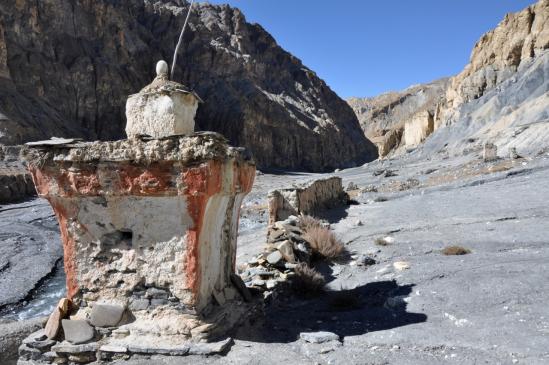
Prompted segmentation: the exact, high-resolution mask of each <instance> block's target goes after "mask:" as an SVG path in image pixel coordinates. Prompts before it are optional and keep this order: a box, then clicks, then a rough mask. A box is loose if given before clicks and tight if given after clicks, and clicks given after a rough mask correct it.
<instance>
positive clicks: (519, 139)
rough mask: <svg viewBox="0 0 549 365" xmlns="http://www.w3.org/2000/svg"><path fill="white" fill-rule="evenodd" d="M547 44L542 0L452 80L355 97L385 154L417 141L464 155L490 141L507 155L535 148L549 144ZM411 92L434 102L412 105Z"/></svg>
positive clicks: (424, 149) (548, 22) (548, 16)
mask: <svg viewBox="0 0 549 365" xmlns="http://www.w3.org/2000/svg"><path fill="white" fill-rule="evenodd" d="M548 48H549V0H540V1H538V2H537V3H536V4H534V5H532V6H529V7H527V8H526V9H524V10H522V11H520V12H517V13H514V14H507V15H506V17H505V19H503V21H502V22H501V23H500V24H499V25H498V26H497V27H496V28H495V29H494V30H492V31H489V32H488V33H486V34H484V35H483V36H482V37H481V38H480V40H479V41H478V42H477V44H476V45H475V46H474V48H473V51H472V54H471V58H470V62H469V64H468V65H467V66H466V67H465V69H464V70H463V71H462V72H461V73H460V74H458V75H456V76H454V77H452V78H450V79H449V80H448V81H443V80H441V81H437V82H434V83H432V84H427V85H420V86H415V87H412V88H411V89H407V90H405V91H403V92H400V93H392V94H388V95H391V97H387V96H386V95H382V96H380V97H377V98H373V99H353V100H350V101H349V103H350V105H351V106H352V107H353V109H354V110H355V112H356V113H357V115H358V117H359V119H360V122H361V125H362V127H363V129H364V131H365V133H366V135H367V136H369V137H371V138H372V139H373V140H374V141H375V142H376V144H377V145H378V148H379V150H380V154H381V155H386V154H389V153H391V154H400V153H403V152H404V151H406V150H408V151H410V150H411V149H415V148H417V147H418V146H420V148H419V151H420V152H421V153H426V154H431V153H445V154H449V155H460V154H466V153H470V152H474V151H479V150H480V149H481V148H482V146H483V145H484V143H486V142H490V143H494V144H495V145H496V146H497V147H499V153H500V154H501V155H506V154H507V153H508V152H507V151H508V150H509V149H510V148H516V149H517V151H518V152H519V154H523V155H528V154H536V153H539V152H540V151H544V150H545V149H546V148H547V146H549V128H547V127H548V123H549V50H548ZM410 90H412V92H410ZM410 93H411V94H414V95H415V93H420V94H426V95H429V97H428V98H427V99H428V101H426V102H424V101H423V100H420V101H419V102H415V103H412V107H410V102H409V100H410V96H409V94H410ZM412 100H413V99H412ZM362 105H374V106H375V107H372V108H370V109H368V107H365V108H363V107H362ZM372 110H374V111H379V112H377V113H375V112H373V111H372ZM401 110H407V111H408V112H407V113H402V112H401ZM424 110H427V111H428V113H425V112H424ZM431 119H432V120H431ZM387 121H388V122H387ZM378 126H379V127H378ZM378 130H381V133H379V132H375V131H378ZM431 134H432V135H431ZM378 135H381V136H382V137H384V138H381V139H380V138H379V137H378ZM427 137H428V138H427ZM376 138H377V139H376ZM422 141H425V142H424V143H422Z"/></svg>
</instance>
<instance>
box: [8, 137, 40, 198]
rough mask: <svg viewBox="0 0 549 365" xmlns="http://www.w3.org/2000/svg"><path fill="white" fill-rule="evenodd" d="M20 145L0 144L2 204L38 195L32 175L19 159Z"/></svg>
mask: <svg viewBox="0 0 549 365" xmlns="http://www.w3.org/2000/svg"><path fill="white" fill-rule="evenodd" d="M20 149H21V147H20V146H0V204H5V203H13V202H16V201H20V200H22V199H25V198H27V197H29V196H34V195H36V190H35V188H34V183H33V182H32V177H31V175H30V174H29V173H28V171H27V170H26V169H25V167H24V166H23V164H22V163H21V161H20V160H19V151H20Z"/></svg>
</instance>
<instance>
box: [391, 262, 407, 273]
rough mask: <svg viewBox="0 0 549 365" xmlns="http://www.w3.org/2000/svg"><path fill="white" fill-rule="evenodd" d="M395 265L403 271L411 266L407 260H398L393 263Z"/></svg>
mask: <svg viewBox="0 0 549 365" xmlns="http://www.w3.org/2000/svg"><path fill="white" fill-rule="evenodd" d="M393 267H394V268H395V269H396V270H399V271H402V270H407V269H409V268H410V264H409V263H408V262H406V261H396V262H394V263H393Z"/></svg>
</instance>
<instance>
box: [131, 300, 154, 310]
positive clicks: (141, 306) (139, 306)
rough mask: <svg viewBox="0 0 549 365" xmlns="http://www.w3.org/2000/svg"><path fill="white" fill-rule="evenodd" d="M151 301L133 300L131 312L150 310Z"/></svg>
mask: <svg viewBox="0 0 549 365" xmlns="http://www.w3.org/2000/svg"><path fill="white" fill-rule="evenodd" d="M149 304H150V301H149V299H133V300H132V301H131V302H130V307H129V308H130V310H132V311H141V310H145V309H147V308H149Z"/></svg>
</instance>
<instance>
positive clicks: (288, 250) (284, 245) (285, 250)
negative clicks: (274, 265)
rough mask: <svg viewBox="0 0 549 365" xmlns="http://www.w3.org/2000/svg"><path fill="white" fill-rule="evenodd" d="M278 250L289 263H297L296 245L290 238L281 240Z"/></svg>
mask: <svg viewBox="0 0 549 365" xmlns="http://www.w3.org/2000/svg"><path fill="white" fill-rule="evenodd" d="M277 249H278V251H279V252H280V253H281V254H282V257H284V260H286V262H289V263H292V264H293V263H295V256H294V246H293V245H292V243H291V242H290V241H288V240H286V241H283V242H281V243H280V244H279V245H278V246H277Z"/></svg>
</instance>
